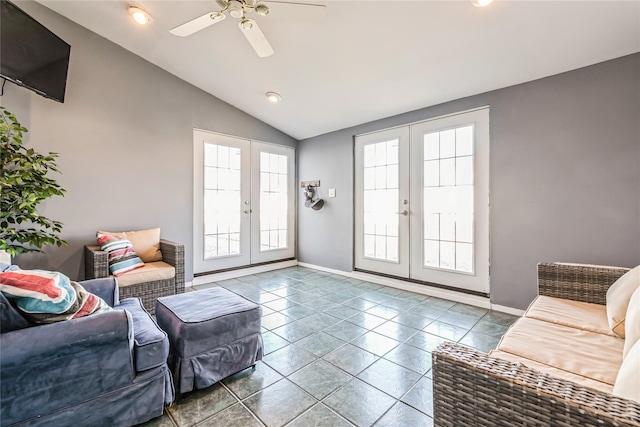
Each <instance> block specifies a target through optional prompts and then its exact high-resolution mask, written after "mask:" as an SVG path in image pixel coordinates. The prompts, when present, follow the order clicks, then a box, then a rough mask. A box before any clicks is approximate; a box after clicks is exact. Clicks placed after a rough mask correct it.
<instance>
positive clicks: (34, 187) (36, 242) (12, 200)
mask: <svg viewBox="0 0 640 427" xmlns="http://www.w3.org/2000/svg"><path fill="white" fill-rule="evenodd" d="M25 132H27V129H26V128H25V127H23V126H22V125H21V124H20V122H18V120H17V119H16V117H15V116H14V115H13V114H11V113H10V112H9V111H7V110H6V109H5V108H4V107H0V160H1V163H0V167H1V169H0V252H2V251H4V252H5V253H6V254H8V255H9V256H16V255H20V254H22V253H26V252H42V247H43V246H46V245H56V246H62V245H65V244H66V243H67V242H65V241H64V240H62V239H61V238H60V237H59V236H58V234H59V233H60V231H61V230H62V223H61V222H59V221H54V220H51V219H49V218H47V217H45V216H42V215H40V214H39V213H38V211H37V207H38V205H39V204H40V203H41V202H43V201H44V200H46V199H48V198H50V197H53V196H64V193H65V190H64V189H63V188H62V187H60V185H58V183H57V182H56V181H55V180H54V179H51V178H49V177H47V174H48V173H49V172H58V173H59V171H58V168H57V166H56V162H55V159H56V157H58V153H49V154H47V155H43V154H40V153H37V152H36V151H35V150H33V149H32V148H26V147H25V146H24V145H23V143H22V134H23V133H25ZM4 262H6V261H4Z"/></svg>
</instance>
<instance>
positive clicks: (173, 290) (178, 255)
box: [84, 239, 184, 314]
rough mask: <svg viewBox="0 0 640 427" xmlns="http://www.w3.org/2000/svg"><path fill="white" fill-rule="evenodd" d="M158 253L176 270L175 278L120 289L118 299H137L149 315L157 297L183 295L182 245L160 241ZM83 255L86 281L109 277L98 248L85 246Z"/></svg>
mask: <svg viewBox="0 0 640 427" xmlns="http://www.w3.org/2000/svg"><path fill="white" fill-rule="evenodd" d="M160 251H161V252H162V260H163V261H164V262H166V263H167V264H169V265H172V266H173V267H174V268H175V269H176V275H175V277H173V278H171V279H165V280H156V281H153V282H143V283H136V284H132V285H129V286H125V287H121V288H120V298H123V299H124V298H130V297H139V298H140V299H141V300H142V304H143V305H144V308H145V309H146V310H147V311H148V312H149V313H151V314H153V313H154V312H155V304H156V300H157V299H158V298H159V297H163V296H167V295H175V294H181V293H184V245H182V244H179V243H174V242H170V241H168V240H164V239H161V240H160ZM84 255H85V264H84V266H85V278H86V279H97V278H101V277H108V276H109V261H108V256H107V253H106V252H104V251H101V250H100V247H99V246H94V245H87V246H85V247H84Z"/></svg>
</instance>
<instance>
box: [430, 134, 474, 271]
mask: <svg viewBox="0 0 640 427" xmlns="http://www.w3.org/2000/svg"><path fill="white" fill-rule="evenodd" d="M423 152H424V159H423V160H424V161H423V167H424V174H423V176H424V181H423V192H424V198H423V200H424V206H423V223H424V227H423V229H424V236H423V239H424V255H423V264H424V266H425V267H432V268H441V269H447V270H455V271H461V272H465V273H473V245H474V242H473V221H474V207H473V126H471V125H467V126H461V127H458V128H456V129H447V130H444V131H439V132H431V133H428V134H425V135H423Z"/></svg>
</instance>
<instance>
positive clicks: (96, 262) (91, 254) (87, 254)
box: [84, 245, 109, 279]
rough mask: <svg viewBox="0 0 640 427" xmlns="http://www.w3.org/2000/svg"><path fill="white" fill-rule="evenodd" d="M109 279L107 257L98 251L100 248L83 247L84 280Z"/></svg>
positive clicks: (92, 246)
mask: <svg viewBox="0 0 640 427" xmlns="http://www.w3.org/2000/svg"><path fill="white" fill-rule="evenodd" d="M102 277H109V255H108V254H107V253H106V252H104V251H101V250H100V246H96V245H87V246H85V247H84V278H85V279H100V278H102Z"/></svg>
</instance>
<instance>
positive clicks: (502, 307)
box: [491, 304, 524, 317]
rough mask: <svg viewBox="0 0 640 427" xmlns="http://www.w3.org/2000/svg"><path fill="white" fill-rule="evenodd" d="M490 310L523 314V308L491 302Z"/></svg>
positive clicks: (515, 314)
mask: <svg viewBox="0 0 640 427" xmlns="http://www.w3.org/2000/svg"><path fill="white" fill-rule="evenodd" d="M491 310H494V311H499V312H501V313H507V314H513V315H514V316H520V317H522V315H523V314H524V310H520V309H519V308H513V307H507V306H505V305H498V304H491Z"/></svg>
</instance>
